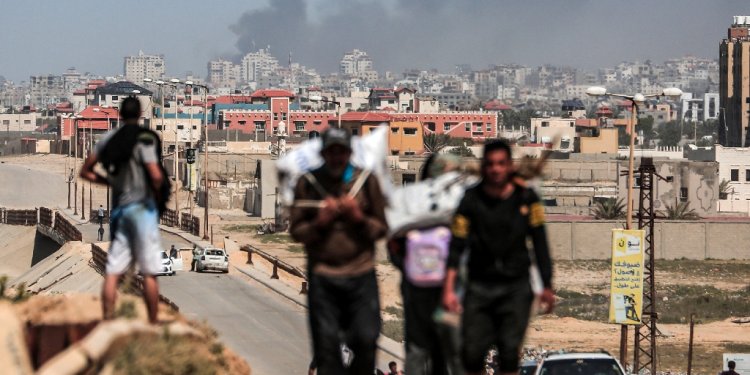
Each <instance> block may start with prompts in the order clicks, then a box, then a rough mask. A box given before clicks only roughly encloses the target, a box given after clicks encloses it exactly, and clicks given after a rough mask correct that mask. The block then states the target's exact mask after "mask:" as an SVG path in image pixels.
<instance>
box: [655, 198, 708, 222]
mask: <svg viewBox="0 0 750 375" xmlns="http://www.w3.org/2000/svg"><path fill="white" fill-rule="evenodd" d="M665 208H666V209H665V210H664V211H661V212H660V213H659V214H660V216H662V217H663V218H664V219H667V220H699V219H700V218H701V217H700V215H698V213H697V212H695V209H693V208H690V202H687V201H685V202H677V199H676V198H675V200H674V205H668V204H667V205H666V206H665Z"/></svg>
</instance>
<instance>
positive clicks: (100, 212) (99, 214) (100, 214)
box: [96, 204, 104, 226]
mask: <svg viewBox="0 0 750 375" xmlns="http://www.w3.org/2000/svg"><path fill="white" fill-rule="evenodd" d="M96 218H97V219H99V226H101V225H102V224H104V208H103V207H102V205H101V204H100V205H99V209H98V210H96Z"/></svg>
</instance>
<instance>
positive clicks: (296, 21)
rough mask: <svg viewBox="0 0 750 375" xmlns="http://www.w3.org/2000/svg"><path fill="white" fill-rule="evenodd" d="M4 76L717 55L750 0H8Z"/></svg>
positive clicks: (1, 40)
mask: <svg viewBox="0 0 750 375" xmlns="http://www.w3.org/2000/svg"><path fill="white" fill-rule="evenodd" d="M1 4H2V6H1V7H0V75H3V76H5V77H6V78H7V79H10V80H14V81H16V82H19V81H21V80H28V77H29V75H37V74H47V73H53V74H61V73H63V72H64V71H65V69H66V68H68V67H71V66H75V67H76V68H77V69H78V70H79V71H80V72H86V71H89V72H93V73H97V74H103V75H115V74H122V72H123V57H124V56H126V55H134V54H137V53H138V51H139V50H143V51H144V52H146V53H152V54H153V53H161V54H164V55H165V57H166V66H167V73H168V74H170V75H176V76H183V75H184V74H185V73H186V72H187V71H193V72H194V73H196V74H199V75H200V76H205V75H206V63H207V62H208V60H210V59H212V58H216V57H220V56H223V57H228V58H235V59H236V58H238V57H239V56H240V55H241V54H243V53H244V52H247V51H249V50H250V49H252V45H253V43H254V44H255V46H256V47H257V48H260V47H264V46H266V45H271V53H272V54H274V55H275V56H276V57H277V58H278V59H279V61H281V62H282V63H284V64H285V63H286V61H287V56H288V53H289V52H290V51H291V52H292V55H293V56H292V59H293V60H294V61H297V62H300V63H302V64H304V65H307V66H310V67H313V68H316V69H317V70H318V72H320V73H328V72H333V71H336V70H337V69H338V62H339V60H340V59H341V56H342V55H343V53H344V52H346V51H348V50H351V49H354V48H360V49H364V50H366V51H367V52H368V53H369V54H370V56H371V57H372V58H373V60H374V65H375V69H376V70H378V71H380V72H383V71H385V70H391V71H394V72H397V73H400V72H401V71H402V70H403V69H404V68H407V67H419V68H438V69H440V70H443V71H451V70H452V69H453V67H454V66H455V65H456V64H460V63H468V64H471V65H472V67H474V68H482V67H486V66H487V65H488V64H493V63H494V64H498V63H513V62H514V63H520V64H526V65H540V64H545V63H551V64H558V65H570V66H576V67H583V68H597V67H604V66H613V65H615V64H617V63H618V62H620V61H624V60H636V59H640V60H645V59H651V60H654V61H662V60H664V59H667V58H672V57H680V56H684V55H694V56H699V57H709V58H717V57H718V43H719V41H720V40H721V39H722V38H723V37H725V36H726V30H727V27H728V26H729V24H730V23H731V21H732V16H733V15H750V1H748V0H618V1H614V0H547V1H542V0H518V1H515V0H514V1H505V0H308V1H306V0H268V1H263V0H254V1H248V0H200V1H197V0H179V1H167V0H161V1H159V0H157V1H153V0H152V1H148V0H129V1H124V0H121V1H118V2H115V1H110V0H99V1H93V0H65V1H53V0H3V1H2V3H1Z"/></svg>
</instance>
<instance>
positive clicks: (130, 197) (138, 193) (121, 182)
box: [80, 97, 165, 323]
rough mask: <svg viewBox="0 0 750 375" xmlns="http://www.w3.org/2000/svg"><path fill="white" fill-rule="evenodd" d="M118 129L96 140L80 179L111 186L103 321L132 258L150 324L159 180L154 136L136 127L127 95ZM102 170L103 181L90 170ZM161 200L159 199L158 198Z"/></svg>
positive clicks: (134, 106) (135, 108)
mask: <svg viewBox="0 0 750 375" xmlns="http://www.w3.org/2000/svg"><path fill="white" fill-rule="evenodd" d="M120 117H121V118H122V121H123V123H124V125H123V126H122V127H120V128H118V129H116V130H114V131H112V132H110V133H108V134H107V135H106V136H105V137H104V139H102V140H101V141H100V142H99V143H98V144H97V145H96V149H95V150H94V154H92V155H91V156H89V158H88V159H86V162H85V163H84V165H83V167H82V168H81V173H80V175H81V177H82V178H85V179H87V180H89V181H92V182H95V183H101V184H105V185H107V184H108V185H111V186H112V192H113V196H112V203H113V209H112V212H111V214H110V236H111V238H112V242H111V244H110V247H109V253H108V255H107V266H106V276H105V278H104V286H103V288H102V310H103V313H104V319H112V318H113V316H114V306H115V300H116V298H117V284H118V282H119V280H120V278H121V277H122V275H123V274H124V273H125V272H126V271H127V269H128V267H130V264H131V263H132V260H133V259H132V258H133V256H135V258H136V261H137V263H138V267H139V268H140V271H141V273H142V274H143V297H144V299H145V301H146V307H147V308H148V319H149V321H150V322H151V323H156V318H157V312H158V303H159V286H158V284H157V282H156V276H155V274H156V273H157V272H159V270H160V267H161V259H160V256H159V255H160V252H161V238H160V234H159V214H158V211H157V205H156V199H157V195H158V194H160V192H159V187H160V186H161V183H162V181H163V179H164V178H165V176H164V175H163V173H162V171H161V167H160V166H159V159H158V153H157V147H158V146H157V145H158V143H159V139H158V135H156V134H155V133H153V132H150V131H145V130H142V129H140V128H139V125H138V119H139V118H140V117H141V104H140V102H139V101H138V99H136V98H135V97H128V98H126V99H125V100H123V101H122V104H121V105H120ZM99 162H103V164H105V166H106V167H107V169H108V170H107V177H103V176H101V175H100V174H98V173H97V172H96V171H95V166H96V165H97V163H99ZM159 198H161V197H159Z"/></svg>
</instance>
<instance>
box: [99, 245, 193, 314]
mask: <svg viewBox="0 0 750 375" xmlns="http://www.w3.org/2000/svg"><path fill="white" fill-rule="evenodd" d="M91 259H92V260H93V263H94V268H95V269H96V270H97V271H99V273H101V274H104V271H105V270H106V267H107V252H106V251H104V249H102V248H101V247H100V246H99V245H97V244H93V243H92V244H91ZM133 281H134V284H135V287H136V289H137V291H138V292H141V293H142V292H143V276H141V275H134V278H133ZM159 301H161V302H163V303H165V304H167V305H169V307H171V308H173V309H174V310H175V311H180V307H179V306H177V304H176V303H174V302H173V301H172V300H170V299H169V298H167V297H166V296H164V295H163V294H159Z"/></svg>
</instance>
